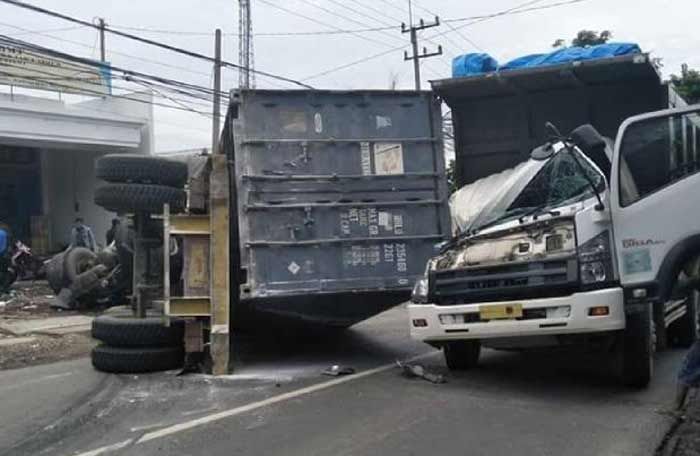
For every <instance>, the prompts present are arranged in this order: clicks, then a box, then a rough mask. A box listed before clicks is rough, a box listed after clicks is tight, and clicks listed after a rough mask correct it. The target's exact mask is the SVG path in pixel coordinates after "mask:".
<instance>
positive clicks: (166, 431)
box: [136, 352, 437, 443]
mask: <svg viewBox="0 0 700 456" xmlns="http://www.w3.org/2000/svg"><path fill="white" fill-rule="evenodd" d="M436 353H437V352H430V353H426V354H423V355H419V356H415V357H413V358H411V359H409V360H408V361H407V362H411V361H416V360H418V359H422V358H427V357H429V356H433V355H435V354H436ZM395 368H396V363H389V364H385V365H383V366H379V367H376V368H374V369H369V370H366V371H364V372H360V373H357V374H354V375H348V376H346V377H339V378H336V379H335V380H329V381H327V382H323V383H319V384H316V385H312V386H308V387H306V388H301V389H298V390H295V391H290V392H288V393H283V394H279V395H277V396H273V397H270V398H268V399H264V400H262V401H258V402H253V403H251V404H247V405H243V406H240V407H235V408H232V409H229V410H224V411H222V412H218V413H214V414H212V415H207V416H203V417H201V418H197V419H194V420H190V421H185V422H182V423H179V424H175V425H173V426H169V427H166V428H163V429H160V430H158V431H153V432H149V433H148V434H144V435H143V436H142V437H141V438H140V439H138V441H137V442H136V443H144V442H148V441H151V440H155V439H160V438H163V437H166V436H168V435H172V434H176V433H178V432H182V431H186V430H188V429H192V428H195V427H198V426H203V425H205V424H209V423H213V422H214V421H219V420H223V419H225V418H230V417H232V416H236V415H240V414H243V413H246V412H250V411H251V410H255V409H259V408H262V407H267V406H268V405H272V404H277V403H279V402H284V401H287V400H289V399H295V398H298V397H300V396H305V395H307V394H311V393H315V392H317V391H321V390H324V389H328V388H331V387H333V386H338V385H342V384H343V383H347V382H351V381H353V380H359V379H361V378H364V377H369V376H370V375H374V374H378V373H380V372H384V371H388V370H389V369H395Z"/></svg>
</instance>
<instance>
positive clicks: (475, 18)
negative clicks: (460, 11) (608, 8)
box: [444, 0, 586, 25]
mask: <svg viewBox="0 0 700 456" xmlns="http://www.w3.org/2000/svg"><path fill="white" fill-rule="evenodd" d="M542 1H543V0H535V1H531V2H527V3H526V4H533V3H540V2H542ZM585 1H586V0H567V1H562V2H557V3H550V4H548V5H542V6H533V7H531V8H522V6H521V7H514V8H511V9H509V10H505V11H502V12H499V13H494V14H486V15H483V16H467V17H460V18H456V19H446V20H445V21H444V22H465V21H477V22H481V21H482V20H484V19H493V18H496V17H502V16H512V15H514V14H522V13H527V12H530V11H540V10H546V9H550V8H556V7H558V6H564V5H571V4H573V3H581V2H585ZM470 25H471V24H470Z"/></svg>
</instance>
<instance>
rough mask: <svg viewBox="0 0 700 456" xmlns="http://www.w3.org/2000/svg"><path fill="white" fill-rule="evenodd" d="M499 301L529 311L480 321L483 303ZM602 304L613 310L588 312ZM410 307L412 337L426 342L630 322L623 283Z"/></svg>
mask: <svg viewBox="0 0 700 456" xmlns="http://www.w3.org/2000/svg"><path fill="white" fill-rule="evenodd" d="M500 304H520V305H522V308H523V311H524V312H525V315H526V316H525V317H524V318H523V319H518V320H491V321H478V320H479V308H480V306H484V305H500ZM600 306H607V307H608V309H609V313H608V314H607V315H604V316H590V315H589V309H591V308H592V307H600ZM567 307H568V312H567ZM408 313H409V324H410V327H411V337H412V338H414V339H417V340H421V341H425V342H439V341H449V340H462V339H496V338H506V337H507V338H511V337H519V336H542V335H557V334H583V333H595V332H604V331H615V330H620V329H624V328H625V312H624V298H623V292H622V288H607V289H603V290H596V291H589V292H581V293H574V294H572V295H570V296H565V297H558V298H546V299H527V300H522V301H508V302H484V303H479V304H463V305H450V306H438V305H435V304H410V305H409V306H408ZM474 320H476V321H474Z"/></svg>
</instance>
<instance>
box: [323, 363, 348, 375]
mask: <svg viewBox="0 0 700 456" xmlns="http://www.w3.org/2000/svg"><path fill="white" fill-rule="evenodd" d="M354 373H355V369H354V368H352V367H350V366H340V365H338V364H334V365H332V366H330V367H329V368H328V369H326V370H324V371H323V372H321V374H323V375H328V376H330V377H339V376H341V375H352V374H354Z"/></svg>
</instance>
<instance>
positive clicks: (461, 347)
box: [443, 340, 481, 370]
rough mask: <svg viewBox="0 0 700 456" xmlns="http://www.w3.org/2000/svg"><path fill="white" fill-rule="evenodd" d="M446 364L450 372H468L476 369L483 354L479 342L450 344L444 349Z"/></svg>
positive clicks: (464, 341)
mask: <svg viewBox="0 0 700 456" xmlns="http://www.w3.org/2000/svg"><path fill="white" fill-rule="evenodd" d="M443 352H444V354H445V362H446V363H447V367H448V368H449V369H450V370H466V369H471V368H473V367H476V365H477V364H478V363H479V355H480V354H481V343H480V342H479V341H478V340H460V341H457V342H449V343H447V344H446V345H445V346H444V347H443Z"/></svg>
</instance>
